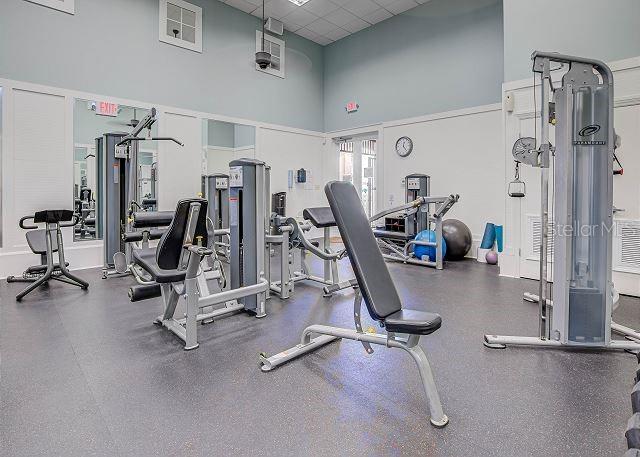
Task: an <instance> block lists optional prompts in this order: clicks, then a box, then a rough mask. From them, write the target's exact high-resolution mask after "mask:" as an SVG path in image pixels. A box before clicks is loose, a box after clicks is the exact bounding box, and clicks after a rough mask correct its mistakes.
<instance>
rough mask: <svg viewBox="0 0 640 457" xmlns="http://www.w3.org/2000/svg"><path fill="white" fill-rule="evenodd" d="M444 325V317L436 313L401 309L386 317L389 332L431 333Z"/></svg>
mask: <svg viewBox="0 0 640 457" xmlns="http://www.w3.org/2000/svg"><path fill="white" fill-rule="evenodd" d="M441 325H442V318H441V317H440V316H439V315H438V314H435V313H426V312H424V311H414V310H412V309H401V310H400V311H398V312H395V313H393V314H391V315H389V316H387V317H386V318H385V319H384V326H385V328H386V329H387V331H388V332H395V333H412V334H414V335H429V334H430V333H433V332H435V331H436V330H438V329H439V328H440V326H441Z"/></svg>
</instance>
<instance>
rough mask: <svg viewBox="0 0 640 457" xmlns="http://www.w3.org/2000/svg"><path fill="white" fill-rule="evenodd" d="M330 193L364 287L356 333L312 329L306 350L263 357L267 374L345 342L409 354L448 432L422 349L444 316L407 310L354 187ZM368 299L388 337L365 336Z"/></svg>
mask: <svg viewBox="0 0 640 457" xmlns="http://www.w3.org/2000/svg"><path fill="white" fill-rule="evenodd" d="M325 193H326V195H327V198H328V200H329V204H330V205H331V210H332V212H333V215H334V216H335V220H336V223H337V226H338V229H339V230H340V235H341V236H342V240H343V242H344V244H345V247H346V250H347V253H348V255H349V260H350V261H351V266H352V267H353V271H354V273H355V275H356V280H357V284H358V285H357V286H354V289H355V292H356V294H355V301H354V312H353V316H354V321H355V330H351V329H345V328H339V327H331V326H327V325H311V326H309V327H307V328H306V329H304V331H303V332H302V339H301V341H300V344H298V345H297V346H294V347H293V348H290V349H287V350H286V351H283V352H280V353H279V354H276V355H273V356H271V357H267V356H266V355H265V354H262V355H261V356H260V362H261V365H262V371H270V370H272V369H274V368H276V367H277V366H279V365H282V364H283V363H285V362H287V361H289V360H292V359H295V358H297V357H300V356H302V355H305V354H308V353H310V352H312V351H314V350H315V349H317V348H319V347H321V346H323V345H325V344H328V343H330V342H332V341H335V340H337V339H341V338H342V339H349V340H355V341H360V342H361V343H362V345H363V346H364V348H365V350H366V352H367V353H369V354H371V353H373V348H372V347H371V345H372V344H378V345H381V346H387V347H390V348H398V349H403V350H404V351H406V352H408V353H409V354H410V355H411V357H412V358H413V360H414V361H415V362H416V364H417V366H418V370H419V372H420V377H421V378H422V384H423V387H424V390H425V393H426V396H427V404H428V406H429V411H430V415H431V418H430V420H431V424H433V425H434V426H435V427H444V426H445V425H447V423H448V422H449V419H448V418H447V416H446V415H445V414H444V412H443V411H442V405H441V403H440V397H439V395H438V390H437V388H436V384H435V381H434V379H433V374H432V372H431V367H430V365H429V361H428V359H427V356H426V354H425V353H424V351H423V350H422V348H421V347H420V346H419V345H418V343H419V341H420V337H421V336H423V335H430V334H431V333H433V332H435V331H436V330H438V329H439V328H440V326H441V324H442V319H441V318H440V316H439V315H438V314H434V313H428V312H424V311H415V310H410V309H403V308H402V303H401V301H400V297H399V296H398V292H397V290H396V288H395V285H394V284H393V280H392V279H391V275H390V274H389V270H388V269H387V266H386V264H385V261H384V258H383V257H382V254H381V253H380V250H379V249H378V245H377V243H376V239H375V237H374V235H373V233H372V231H371V228H370V226H369V221H368V219H367V216H366V215H365V213H364V209H363V208H362V203H361V202H360V198H359V197H358V194H357V192H356V190H355V188H354V187H353V185H352V184H350V183H347V182H343V181H333V182H330V183H328V184H327V185H326V186H325ZM363 299H364V302H365V304H366V307H367V310H368V312H369V315H370V316H371V317H372V318H373V319H374V320H376V321H378V323H379V324H380V327H382V328H384V329H385V330H386V332H387V333H386V335H384V334H378V333H368V332H364V331H363V330H362V324H361V320H360V311H361V306H362V300H363ZM401 334H404V335H406V336H401ZM314 335H315V336H314Z"/></svg>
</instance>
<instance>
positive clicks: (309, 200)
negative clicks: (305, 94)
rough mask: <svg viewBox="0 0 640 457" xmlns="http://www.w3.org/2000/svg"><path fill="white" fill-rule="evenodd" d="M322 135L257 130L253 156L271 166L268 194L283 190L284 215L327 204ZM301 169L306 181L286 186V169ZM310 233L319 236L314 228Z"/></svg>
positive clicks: (295, 214)
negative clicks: (284, 196)
mask: <svg viewBox="0 0 640 457" xmlns="http://www.w3.org/2000/svg"><path fill="white" fill-rule="evenodd" d="M324 142H325V141H324V136H323V135H314V134H308V133H298V134H292V133H289V132H285V131H282V130H276V129H270V128H261V129H259V130H258V147H257V149H256V158H257V159H260V160H263V161H265V162H266V163H267V165H270V166H271V193H272V194H273V193H276V192H287V216H289V217H302V211H303V210H304V208H311V207H316V206H327V205H328V204H327V201H326V198H325V197H324V183H325V177H324V170H323V154H324ZM299 168H304V169H305V170H306V171H307V183H306V184H298V183H294V185H293V188H292V189H289V188H288V184H287V183H288V176H287V173H288V170H298V169H299ZM311 236H320V235H319V232H316V231H314V232H313V233H312V234H311Z"/></svg>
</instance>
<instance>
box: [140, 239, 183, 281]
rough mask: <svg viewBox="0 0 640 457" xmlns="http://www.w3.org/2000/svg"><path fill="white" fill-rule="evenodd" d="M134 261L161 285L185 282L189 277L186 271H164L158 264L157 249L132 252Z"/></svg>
mask: <svg viewBox="0 0 640 457" xmlns="http://www.w3.org/2000/svg"><path fill="white" fill-rule="evenodd" d="M132 255H133V259H134V261H135V263H136V264H137V265H140V266H141V267H142V268H144V270H145V271H146V272H147V273H149V274H150V275H151V277H152V278H153V280H154V281H155V282H157V283H159V284H163V283H169V282H181V281H184V278H185V276H186V275H187V272H186V270H176V269H172V270H163V269H161V268H160V267H159V266H158V262H156V248H148V249H134V250H133V252H132Z"/></svg>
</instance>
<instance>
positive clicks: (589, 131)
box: [573, 124, 607, 146]
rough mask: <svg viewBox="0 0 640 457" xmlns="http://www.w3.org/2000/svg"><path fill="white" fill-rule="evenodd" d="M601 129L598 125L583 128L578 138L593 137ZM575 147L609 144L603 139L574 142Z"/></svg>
mask: <svg viewBox="0 0 640 457" xmlns="http://www.w3.org/2000/svg"><path fill="white" fill-rule="evenodd" d="M600 129H601V127H600V126H599V125H598V124H591V125H587V126H586V127H583V128H581V129H580V131H579V132H578V136H581V137H588V136H593V135H595V134H596V133H598V132H599V131H600ZM573 144H574V146H602V145H605V144H607V142H606V141H605V140H603V139H595V138H594V139H591V140H574V141H573Z"/></svg>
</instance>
